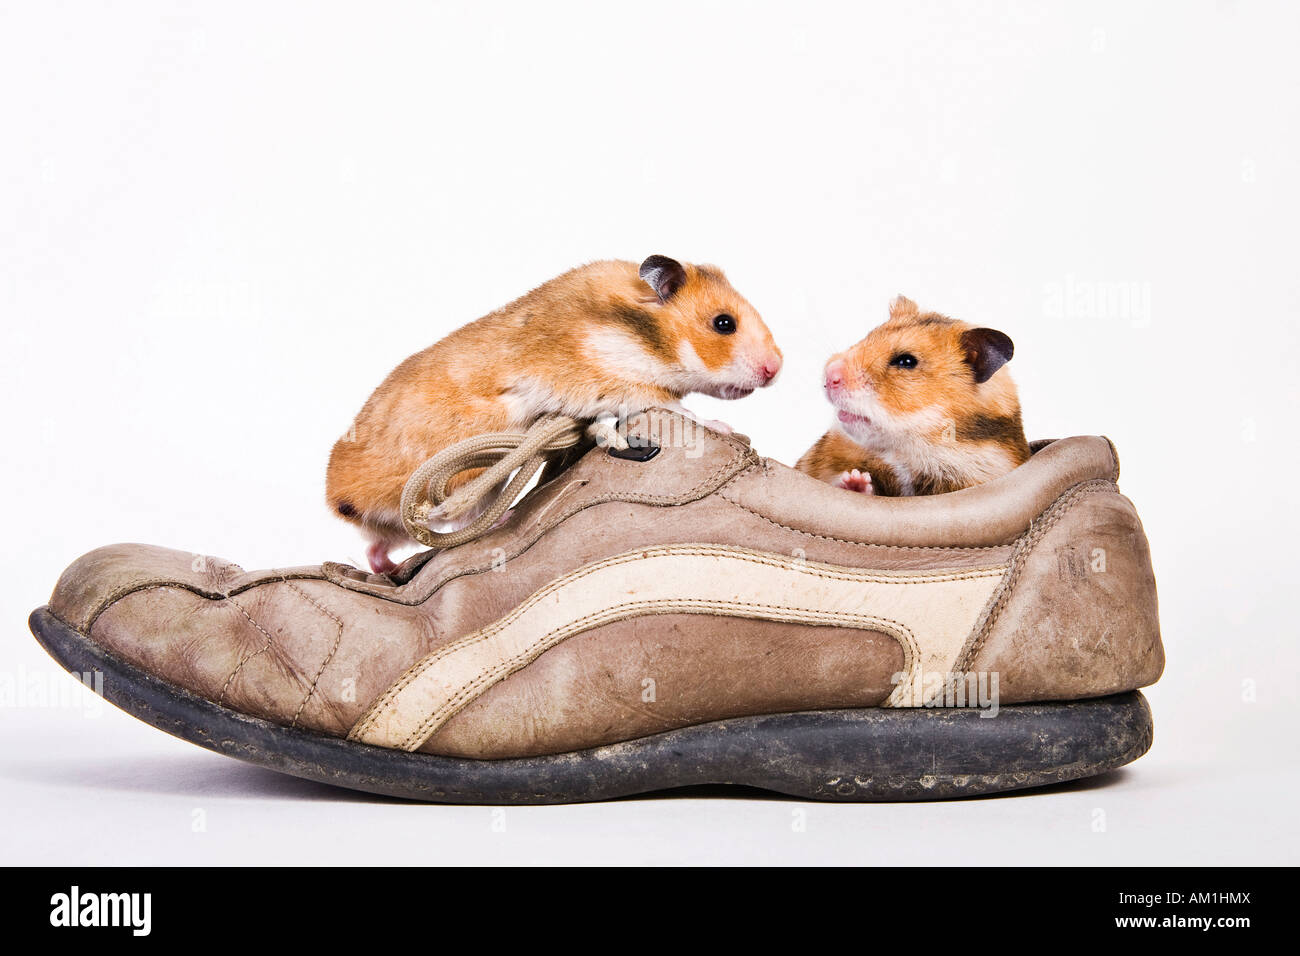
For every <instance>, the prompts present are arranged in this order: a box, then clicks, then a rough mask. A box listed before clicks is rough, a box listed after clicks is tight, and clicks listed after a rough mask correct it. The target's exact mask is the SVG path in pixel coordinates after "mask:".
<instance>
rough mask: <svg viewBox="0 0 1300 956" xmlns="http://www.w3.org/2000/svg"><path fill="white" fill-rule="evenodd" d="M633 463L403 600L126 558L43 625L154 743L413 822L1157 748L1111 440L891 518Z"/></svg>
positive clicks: (1059, 450)
mask: <svg viewBox="0 0 1300 956" xmlns="http://www.w3.org/2000/svg"><path fill="white" fill-rule="evenodd" d="M627 435H628V443H629V444H630V448H624V449H620V448H617V447H613V446H611V447H600V446H596V447H590V448H589V449H588V450H587V451H586V452H585V454H581V455H580V456H579V455H569V456H567V459H566V463H567V467H563V468H561V469H555V470H551V469H548V471H554V473H549V474H548V475H547V476H546V480H545V481H544V482H543V483H542V484H540V485H538V486H537V487H536V488H534V489H533V490H532V491H531V492H529V493H528V494H527V495H526V496H525V497H524V498H523V500H522V501H521V502H520V503H519V504H518V505H516V506H515V508H514V509H513V510H512V511H511V512H509V513H508V514H507V515H506V516H505V517H504V518H503V519H502V520H501V522H500V523H498V524H497V525H496V526H495V527H493V528H491V529H490V530H487V531H486V532H485V533H483V534H482V535H481V536H480V537H478V538H476V539H474V540H471V541H468V542H466V543H462V544H459V545H457V546H455V547H449V548H443V549H432V550H428V551H424V552H422V553H419V554H417V555H415V556H413V557H412V558H410V559H408V560H407V561H406V562H404V563H403V564H402V565H400V566H399V567H398V569H397V570H396V571H394V572H392V573H391V574H389V575H375V574H369V573H365V572H362V571H360V570H358V569H356V568H353V567H350V566H348V565H343V564H337V563H326V564H324V565H320V566H312V567H300V568H288V569H278V570H271V571H255V572H246V571H244V570H243V569H242V568H240V567H239V566H237V565H235V564H231V563H229V562H227V561H223V560H219V559H216V558H212V557H208V556H204V555H196V554H192V553H187V552H183V551H172V550H167V549H163V548H157V547H150V546H145V545H135V544H122V545H112V546H109V547H105V548H100V549H98V550H96V551H92V552H91V553H89V554H87V555H85V556H84V557H82V558H80V559H79V560H77V561H76V562H75V563H74V564H73V565H72V566H71V567H69V568H68V569H67V571H65V572H64V574H63V576H62V577H61V578H60V579H59V582H58V584H57V586H56V587H55V589H54V593H53V596H52V597H51V598H50V602H49V604H48V605H47V606H46V607H42V608H40V609H38V610H36V611H35V612H33V614H32V616H31V622H30V623H31V627H32V630H33V632H34V633H35V635H36V637H37V639H38V640H39V641H40V642H41V644H42V645H43V646H44V647H45V648H46V649H47V650H48V651H49V653H50V654H51V655H53V656H54V658H55V659H56V660H58V661H59V663H60V664H62V665H63V666H64V667H65V668H67V669H68V670H69V671H72V672H74V673H78V674H80V673H85V672H89V671H99V672H102V673H103V675H104V679H103V684H102V686H103V694H104V696H105V697H106V698H107V699H108V700H110V701H111V702H113V703H114V704H116V705H117V706H119V707H121V708H122V709H124V710H126V711H127V712H129V713H131V714H133V715H135V716H136V717H139V718H140V719H142V720H144V721H146V722H147V723H150V724H153V725H154V726H155V727H158V728H160V729H162V730H166V731H167V732H169V733H172V734H174V735H176V736H179V737H182V738H184V739H186V740H189V741H192V742H194V743H197V744H199V745H201V746H204V747H207V748H208V749H211V750H215V751H217V752H219V753H224V754H228V755H230V756H233V757H238V758H241V759H244V760H248V761H251V762H253V763H257V764H260V765H262V766H265V767H270V768H273V769H275V770H280V771H284V772H286V773H291V774H296V775H298V776H302V777H307V778H310V779H313V780H319V781H324V782H326V783H331V784H336V785H340V786H345V787H352V788H356V789H360V790H366V791H372V792H376V793H383V794H390V795H395V796H399V797H407V798H412V799H418V800H428V801H445V802H458V803H560V802H570V801H582V800H598V799H606V798H611V797H619V796H625V795H629V794H637V793H644V792H648V791H653V790H660V789H666V788H674V787H681V786H689V785H695V784H739V785H749V786H754V787H761V788H764V789H768V790H773V791H778V792H780V793H784V794H789V795H793V796H797V797H803V798H809V799H818V800H907V799H934V798H944V797H959V796H967V795H976V794H987V793H992V792H997V791H1003V790H1015V789H1021V788H1025V787H1034V786H1040V785H1043V784H1050V783H1057V782H1061V781H1066V780H1073V779H1077V778H1080V777H1086V776H1090V775H1093V774H1098V773H1102V772H1105V771H1108V770H1111V769H1113V768H1115V767H1119V766H1121V765H1123V764H1126V763H1128V762H1130V761H1132V760H1135V759H1137V758H1138V757H1139V756H1141V755H1142V754H1143V753H1145V752H1146V750H1147V749H1148V747H1149V746H1150V743H1151V714H1150V710H1149V708H1148V706H1147V703H1146V701H1145V699H1144V698H1143V696H1142V695H1141V693H1139V692H1138V690H1137V689H1138V688H1140V687H1144V686H1147V685H1149V684H1151V683H1153V682H1154V681H1155V680H1156V679H1157V678H1158V677H1159V676H1160V673H1161V671H1162V669H1163V667H1164V650H1163V647H1162V645H1161V641H1160V629H1159V620H1158V616H1157V607H1156V589H1155V580H1154V577H1153V575H1152V571H1151V560H1150V554H1149V550H1148V546H1147V539H1146V536H1145V534H1144V533H1143V530H1142V525H1141V522H1140V521H1139V520H1138V516H1137V513H1136V512H1135V510H1134V508H1133V505H1132V503H1131V502H1130V501H1129V500H1128V499H1127V498H1125V497H1124V496H1123V495H1121V494H1120V492H1119V489H1118V487H1117V485H1116V481H1117V479H1118V473H1119V468H1118V463H1117V459H1116V455H1115V451H1114V448H1113V447H1112V445H1111V444H1110V442H1109V441H1107V440H1106V439H1104V438H1097V437H1079V438H1067V439H1062V440H1058V441H1051V442H1040V443H1037V444H1036V446H1035V453H1034V455H1033V456H1032V457H1031V458H1030V460H1029V461H1028V462H1027V463H1025V464H1024V465H1022V466H1021V467H1019V468H1018V469H1016V470H1015V471H1014V472H1013V473H1011V474H1009V475H1007V476H1004V477H1002V478H999V479H996V480H994V481H991V482H989V483H987V484H984V485H981V486H978V487H975V488H970V489H966V490H963V491H959V492H955V493H951V494H945V495H937V496H932V497H919V498H879V497H870V496H864V495H859V494H854V493H852V492H849V491H844V490H841V489H837V488H833V487H831V486H830V485H828V484H824V483H821V482H818V481H816V480H814V479H812V478H810V477H808V476H806V475H803V474H801V473H799V472H796V471H794V470H793V469H791V468H788V467H786V466H785V465H782V464H780V463H778V462H775V461H772V460H770V459H765V458H761V457H759V456H758V455H757V454H756V453H755V452H754V450H753V449H752V448H751V447H750V445H749V442H748V441H747V440H746V439H745V438H744V437H743V436H739V435H726V434H721V433H719V432H716V431H712V430H710V429H708V428H704V427H702V426H700V425H698V424H697V423H695V422H693V421H691V420H690V419H688V418H685V417H683V416H681V415H679V414H677V413H676V412H673V411H669V410H663V409H654V410H651V411H649V412H646V413H642V414H641V415H639V416H637V417H636V418H634V419H633V420H632V421H631V422H629V423H628V426H627Z"/></svg>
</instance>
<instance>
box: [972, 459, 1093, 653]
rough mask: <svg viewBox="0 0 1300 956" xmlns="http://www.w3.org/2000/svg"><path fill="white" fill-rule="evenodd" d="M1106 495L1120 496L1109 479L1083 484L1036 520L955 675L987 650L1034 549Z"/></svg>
mask: <svg viewBox="0 0 1300 956" xmlns="http://www.w3.org/2000/svg"><path fill="white" fill-rule="evenodd" d="M1102 492H1114V493H1116V494H1118V493H1119V488H1118V487H1117V486H1116V485H1115V482H1113V481H1110V480H1108V479H1105V478H1094V479H1091V480H1089V481H1083V482H1080V483H1079V484H1077V485H1074V486H1072V487H1071V488H1068V489H1067V490H1066V491H1065V492H1064V493H1062V495H1061V496H1060V497H1059V498H1057V499H1056V501H1054V502H1052V504H1051V506H1049V507H1048V508H1047V510H1046V511H1044V512H1043V513H1042V514H1041V515H1039V516H1038V517H1037V518H1036V519H1034V523H1033V524H1032V525H1030V527H1029V530H1028V531H1026V532H1025V534H1024V535H1022V536H1021V538H1020V540H1019V541H1017V542H1016V547H1015V550H1014V551H1013V552H1012V555H1011V565H1010V568H1009V569H1008V571H1007V576H1006V579H1005V580H1004V581H1003V582H1002V584H1001V586H1000V587H999V588H998V589H997V591H995V592H994V593H993V595H992V596H991V597H990V598H989V606H988V608H986V609H985V611H984V614H983V615H982V616H981V619H980V620H979V621H978V622H976V625H975V627H974V629H973V631H972V634H973V637H972V638H971V640H970V642H969V647H968V648H967V650H965V651H963V652H962V653H961V654H959V655H958V656H957V660H956V662H955V663H954V664H953V672H954V673H962V672H964V671H965V670H966V669H967V668H968V667H970V665H971V663H972V662H974V660H975V658H976V657H977V656H978V655H979V652H980V651H981V650H983V648H984V644H985V643H986V642H987V640H988V638H989V635H990V634H991V633H992V631H993V626H994V625H995V624H996V623H997V621H998V618H1000V617H1001V616H1002V612H1003V610H1005V608H1006V606H1007V603H1008V602H1009V601H1010V599H1011V594H1012V592H1013V591H1014V590H1015V587H1016V584H1017V583H1018V582H1019V580H1020V574H1021V572H1022V571H1023V570H1024V567H1025V565H1026V564H1027V563H1028V561H1029V555H1030V554H1031V553H1032V552H1033V550H1034V547H1035V546H1036V545H1037V544H1038V542H1039V541H1041V540H1042V538H1043V536H1044V535H1046V534H1047V532H1048V531H1050V530H1051V529H1052V528H1053V527H1055V526H1056V523H1057V522H1058V521H1060V520H1061V519H1062V518H1063V517H1065V515H1066V514H1068V513H1069V512H1070V510H1071V509H1072V508H1073V507H1074V506H1075V505H1076V504H1078V503H1079V502H1080V501H1082V500H1083V499H1084V498H1087V497H1089V496H1091V495H1094V494H1099V493H1102Z"/></svg>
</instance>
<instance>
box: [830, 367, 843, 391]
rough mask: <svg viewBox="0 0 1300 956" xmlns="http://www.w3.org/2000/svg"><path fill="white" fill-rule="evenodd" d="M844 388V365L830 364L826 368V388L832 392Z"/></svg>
mask: <svg viewBox="0 0 1300 956" xmlns="http://www.w3.org/2000/svg"><path fill="white" fill-rule="evenodd" d="M843 386H844V363H842V362H831V363H830V364H829V365H827V366H826V387H827V388H828V389H831V390H832V391H833V390H835V389H837V388H842V387H843Z"/></svg>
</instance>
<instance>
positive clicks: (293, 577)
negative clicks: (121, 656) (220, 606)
mask: <svg viewBox="0 0 1300 956" xmlns="http://www.w3.org/2000/svg"><path fill="white" fill-rule="evenodd" d="M327 580H329V579H328V578H326V577H325V575H324V574H319V573H316V572H313V571H300V572H297V573H294V574H284V573H281V572H279V571H275V570H271V571H267V572H265V573H264V574H262V575H261V576H259V577H258V578H257V579H256V580H254V581H249V582H248V583H247V584H243V585H241V586H239V587H237V588H231V589H230V590H228V591H212V590H209V589H207V588H204V587H201V586H199V585H197V584H190V583H189V582H187V581H177V580H176V579H174V578H150V579H147V580H144V581H136V582H133V583H131V584H127V585H124V586H123V587H120V588H118V589H117V590H116V591H113V592H112V593H111V594H109V596H108V597H106V598H104V600H103V601H101V602H100V604H99V606H98V607H96V608H95V610H94V611H93V612H92V613H91V615H90V618H89V620H87V621H86V627H85V630H84V633H86V634H89V633H90V630H91V628H93V627H94V626H95V622H96V621H98V620H99V616H100V615H101V614H103V613H104V612H105V611H107V610H108V609H109V608H110V607H112V606H113V605H114V604H116V603H117V602H118V601H120V600H122V598H124V597H127V596H128V595H131V594H134V593H135V592H136V591H150V590H154V589H156V588H179V589H181V590H183V591H189V592H190V593H191V594H196V595H198V596H199V597H201V598H207V599H208V600H209V601H225V600H228V599H229V598H230V597H232V596H233V595H236V594H243V593H244V592H245V591H251V590H253V589H254V588H259V587H261V586H262V585H264V584H277V583H279V582H280V581H327Z"/></svg>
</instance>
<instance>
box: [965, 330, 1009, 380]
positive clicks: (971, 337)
mask: <svg viewBox="0 0 1300 956" xmlns="http://www.w3.org/2000/svg"><path fill="white" fill-rule="evenodd" d="M961 347H962V348H963V349H965V350H966V356H965V358H966V364H967V365H969V366H970V367H971V369H972V370H973V371H974V372H975V382H976V384H982V383H984V382H987V381H988V380H989V379H991V378H992V377H993V373H994V372H996V371H997V370H998V369H1000V368H1001V367H1002V366H1004V365H1006V364H1007V363H1008V362H1010V361H1011V356H1012V355H1013V354H1014V353H1015V350H1016V347H1015V345H1013V344H1012V342H1011V336H1009V335H1007V334H1006V333H1005V332H999V331H998V330H997V329H967V330H966V331H965V332H963V333H962V334H961Z"/></svg>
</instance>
